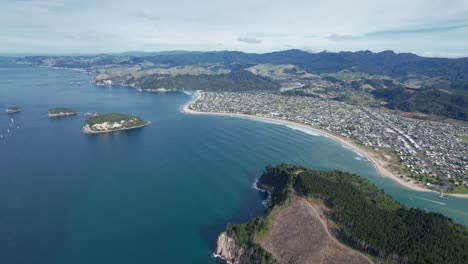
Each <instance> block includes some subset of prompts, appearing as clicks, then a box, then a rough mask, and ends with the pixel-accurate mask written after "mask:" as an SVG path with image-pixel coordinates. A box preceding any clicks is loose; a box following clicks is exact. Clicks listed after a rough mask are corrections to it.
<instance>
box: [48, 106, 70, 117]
mask: <svg viewBox="0 0 468 264" xmlns="http://www.w3.org/2000/svg"><path fill="white" fill-rule="evenodd" d="M64 113H68V114H76V111H75V109H71V108H66V107H54V108H49V114H52V115H58V114H64Z"/></svg>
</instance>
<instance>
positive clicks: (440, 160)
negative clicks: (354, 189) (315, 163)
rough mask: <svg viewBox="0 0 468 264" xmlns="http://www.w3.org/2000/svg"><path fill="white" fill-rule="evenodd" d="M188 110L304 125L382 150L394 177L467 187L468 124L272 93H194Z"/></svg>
mask: <svg viewBox="0 0 468 264" xmlns="http://www.w3.org/2000/svg"><path fill="white" fill-rule="evenodd" d="M188 108H189V109H190V110H193V111H197V112H215V113H227V114H246V115H252V116H259V117H267V118H274V119H280V120H287V121H292V122H295V123H299V124H304V125H309V126H312V127H315V128H318V129H322V130H325V131H327V132H329V133H332V134H334V135H337V136H339V137H341V138H345V139H347V140H350V141H352V142H353V143H355V144H357V145H359V146H361V147H362V148H366V149H370V150H372V151H379V152H383V153H387V155H391V156H394V157H395V158H396V159H398V160H399V161H400V165H401V166H399V167H400V169H399V170H400V172H402V173H400V175H399V176H400V177H401V178H403V179H405V180H406V181H410V180H411V181H415V183H417V184H419V185H425V186H426V187H428V188H430V189H434V190H438V191H442V192H449V191H453V190H454V189H459V188H463V189H465V188H466V187H468V163H467V157H468V144H467V143H466V142H464V136H465V135H468V127H466V126H463V125H458V124H449V123H441V122H435V121H426V120H420V119H413V118H408V117H403V116H401V115H398V114H396V113H394V112H391V111H389V110H384V109H380V108H367V107H357V106H351V105H348V104H345V103H343V102H339V101H335V100H324V99H318V98H312V97H304V96H285V95H280V94H272V93H237V92H200V91H199V92H197V99H196V100H194V102H192V103H191V104H190V105H189V106H188Z"/></svg>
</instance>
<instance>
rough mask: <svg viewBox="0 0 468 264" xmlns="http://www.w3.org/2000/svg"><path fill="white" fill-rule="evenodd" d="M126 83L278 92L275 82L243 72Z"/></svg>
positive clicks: (145, 86)
mask: <svg viewBox="0 0 468 264" xmlns="http://www.w3.org/2000/svg"><path fill="white" fill-rule="evenodd" d="M127 83H128V84H135V85H136V86H137V87H140V88H141V89H158V88H166V89H181V90H182V89H185V90H212V91H255V90H278V89H279V88H280V85H279V84H278V83H277V82H275V81H273V80H271V79H269V78H267V77H262V76H258V75H255V74H253V73H251V72H248V71H244V70H240V71H234V72H230V73H227V74H219V75H208V74H200V75H175V76H161V75H150V76H145V77H142V78H136V79H135V78H132V79H130V80H128V81H127Z"/></svg>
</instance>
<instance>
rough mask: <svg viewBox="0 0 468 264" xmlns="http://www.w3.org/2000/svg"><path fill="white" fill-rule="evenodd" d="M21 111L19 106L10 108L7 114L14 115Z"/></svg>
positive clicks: (6, 110)
mask: <svg viewBox="0 0 468 264" xmlns="http://www.w3.org/2000/svg"><path fill="white" fill-rule="evenodd" d="M20 111H21V108H20V107H18V106H12V107H8V108H7V109H5V112H7V113H8V114H14V113H18V112H20Z"/></svg>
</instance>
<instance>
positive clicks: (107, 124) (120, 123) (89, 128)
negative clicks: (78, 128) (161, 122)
mask: <svg viewBox="0 0 468 264" xmlns="http://www.w3.org/2000/svg"><path fill="white" fill-rule="evenodd" d="M149 123H150V122H149V121H144V120H142V119H141V118H139V117H137V116H133V115H127V114H120V113H109V114H97V115H95V116H92V117H89V118H87V119H86V121H85V125H84V126H83V132H84V133H86V134H97V133H107V132H114V131H119V130H128V129H134V128H139V127H144V126H146V125H148V124H149Z"/></svg>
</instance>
